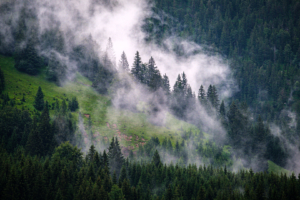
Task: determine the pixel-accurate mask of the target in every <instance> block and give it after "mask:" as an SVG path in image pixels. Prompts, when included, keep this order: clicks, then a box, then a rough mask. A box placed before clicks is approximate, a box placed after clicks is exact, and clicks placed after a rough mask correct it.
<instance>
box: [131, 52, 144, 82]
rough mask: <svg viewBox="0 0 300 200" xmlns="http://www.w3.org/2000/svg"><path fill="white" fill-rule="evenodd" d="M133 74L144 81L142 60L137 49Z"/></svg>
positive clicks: (132, 69)
mask: <svg viewBox="0 0 300 200" xmlns="http://www.w3.org/2000/svg"><path fill="white" fill-rule="evenodd" d="M131 74H132V75H133V76H134V77H135V78H136V79H137V80H139V81H142V61H141V57H140V54H139V52H138V51H137V52H136V54H135V57H134V62H133V66H132V68H131Z"/></svg>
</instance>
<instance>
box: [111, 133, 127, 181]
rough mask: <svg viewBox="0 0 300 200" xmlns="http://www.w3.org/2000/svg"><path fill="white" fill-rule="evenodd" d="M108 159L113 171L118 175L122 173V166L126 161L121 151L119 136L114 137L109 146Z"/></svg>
mask: <svg viewBox="0 0 300 200" xmlns="http://www.w3.org/2000/svg"><path fill="white" fill-rule="evenodd" d="M108 160H109V166H110V171H111V173H116V175H117V177H119V175H120V171H121V168H122V166H123V163H124V157H123V155H122V152H121V148H120V144H119V141H118V138H117V137H116V138H112V140H111V143H110V146H109V148H108Z"/></svg>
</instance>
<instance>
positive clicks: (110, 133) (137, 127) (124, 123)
mask: <svg viewBox="0 0 300 200" xmlns="http://www.w3.org/2000/svg"><path fill="white" fill-rule="evenodd" d="M13 65H14V60H13V58H10V57H5V56H0V66H1V69H2V70H3V72H4V74H5V82H6V89H5V90H4V92H3V93H7V94H8V95H9V97H10V98H11V99H13V100H14V101H15V103H16V105H15V107H17V108H20V109H25V110H29V111H30V112H31V114H34V110H35V109H34V107H33V102H34V98H35V95H36V91H37V89H38V87H39V86H41V88H42V90H43V92H44V95H45V100H46V101H48V102H49V105H52V103H55V101H56V99H58V100H59V101H62V100H63V99H65V100H66V99H71V98H72V97H76V98H77V99H78V102H79V109H78V110H77V111H76V112H73V113H72V114H73V115H74V117H75V118H76V119H78V117H79V113H81V116H82V118H83V122H84V126H85V127H86V128H85V130H86V131H83V132H79V133H78V134H81V137H82V138H83V139H84V141H85V145H83V147H85V148H88V147H89V145H90V144H91V142H90V141H91V140H93V144H94V145H95V146H96V148H97V149H105V148H107V146H108V143H109V140H110V139H111V138H112V137H118V139H119V141H120V144H121V146H122V152H123V153H125V156H128V155H129V151H130V150H132V151H133V152H137V151H138V150H139V147H142V146H144V145H145V144H146V143H147V141H149V140H150V139H151V138H154V137H157V138H158V139H159V140H160V141H161V142H162V141H163V140H164V139H168V140H170V141H171V142H172V145H173V146H175V144H176V141H179V142H181V141H182V140H183V137H184V133H192V134H193V135H197V134H198V135H199V133H200V132H201V131H200V130H199V129H198V128H197V127H196V126H195V125H191V124H189V123H186V122H184V121H182V120H179V119H176V117H174V116H172V115H171V114H170V113H168V114H167V117H166V122H165V124H164V125H163V126H155V125H153V124H151V123H150V122H149V121H148V119H147V114H146V113H145V112H143V109H142V108H143V105H144V104H143V103H142V102H141V104H140V105H137V106H138V110H140V112H131V111H129V110H122V109H116V108H115V107H114V106H113V105H111V103H110V97H109V96H104V95H100V94H99V93H97V92H96V91H95V90H94V89H93V88H92V87H91V82H90V81H89V80H88V79H87V78H85V77H83V76H82V75H80V74H79V73H77V74H76V77H75V78H74V80H73V81H69V82H68V83H67V84H65V85H64V86H63V87H59V86H57V85H56V84H55V83H51V82H49V81H47V80H45V77H44V74H43V73H42V74H40V75H37V76H30V75H27V74H24V73H21V72H19V71H17V70H16V69H15V68H14V67H13ZM23 94H24V97H25V100H26V101H25V102H22V101H21V99H22V98H23ZM144 106H145V105H144ZM50 107H51V106H50ZM50 114H51V116H53V115H55V113H54V110H53V109H52V110H51V109H50ZM90 117H91V119H92V132H93V135H92V136H91V135H90V134H88V131H87V129H88V128H87V127H88V123H89V118H90ZM78 122H79V121H78ZM77 126H78V129H79V126H80V125H79V124H77ZM202 134H204V137H202V139H201V137H200V138H198V139H197V141H198V142H200V143H203V145H204V146H203V147H204V148H207V147H206V144H207V142H209V138H210V136H209V134H207V133H202ZM209 147H210V146H209ZM194 151H197V150H196V149H194ZM135 154H136V153H135ZM223 154H225V155H226V154H227V155H230V154H231V147H230V146H224V147H223ZM202 159H204V160H205V158H204V157H203V158H202ZM230 160H231V159H230ZM194 161H195V160H194ZM233 161H234V162H236V164H235V167H237V166H239V167H242V163H240V161H239V160H236V161H235V160H233ZM190 162H191V160H190ZM227 164H228V165H229V166H230V165H231V164H232V160H231V161H229V162H228V163H227ZM268 166H269V169H268V171H269V172H271V171H272V172H275V173H281V172H284V173H287V171H286V170H285V169H283V168H281V167H279V166H278V165H276V164H275V163H273V162H271V161H269V165H268Z"/></svg>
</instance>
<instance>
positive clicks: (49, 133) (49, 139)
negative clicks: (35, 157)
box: [38, 101, 54, 155]
mask: <svg viewBox="0 0 300 200" xmlns="http://www.w3.org/2000/svg"><path fill="white" fill-rule="evenodd" d="M38 132H39V135H40V138H41V143H42V146H43V151H42V153H41V154H42V155H47V154H49V153H51V151H52V149H53V147H54V132H53V129H52V126H51V124H50V116H49V109H48V102H47V101H46V104H45V107H44V110H43V112H42V114H41V118H40V124H39V127H38Z"/></svg>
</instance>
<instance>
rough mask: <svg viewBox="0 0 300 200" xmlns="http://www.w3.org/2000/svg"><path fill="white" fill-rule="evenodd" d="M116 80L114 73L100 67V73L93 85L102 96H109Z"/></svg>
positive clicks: (97, 74)
mask: <svg viewBox="0 0 300 200" xmlns="http://www.w3.org/2000/svg"><path fill="white" fill-rule="evenodd" d="M113 78H114V72H113V71H112V70H111V69H107V68H106V67H103V66H101V65H99V67H98V72H97V73H96V75H95V78H94V81H93V85H92V87H94V88H95V89H96V90H97V91H98V92H99V93H100V94H107V93H108V90H109V87H110V86H111V84H112V82H113Z"/></svg>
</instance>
